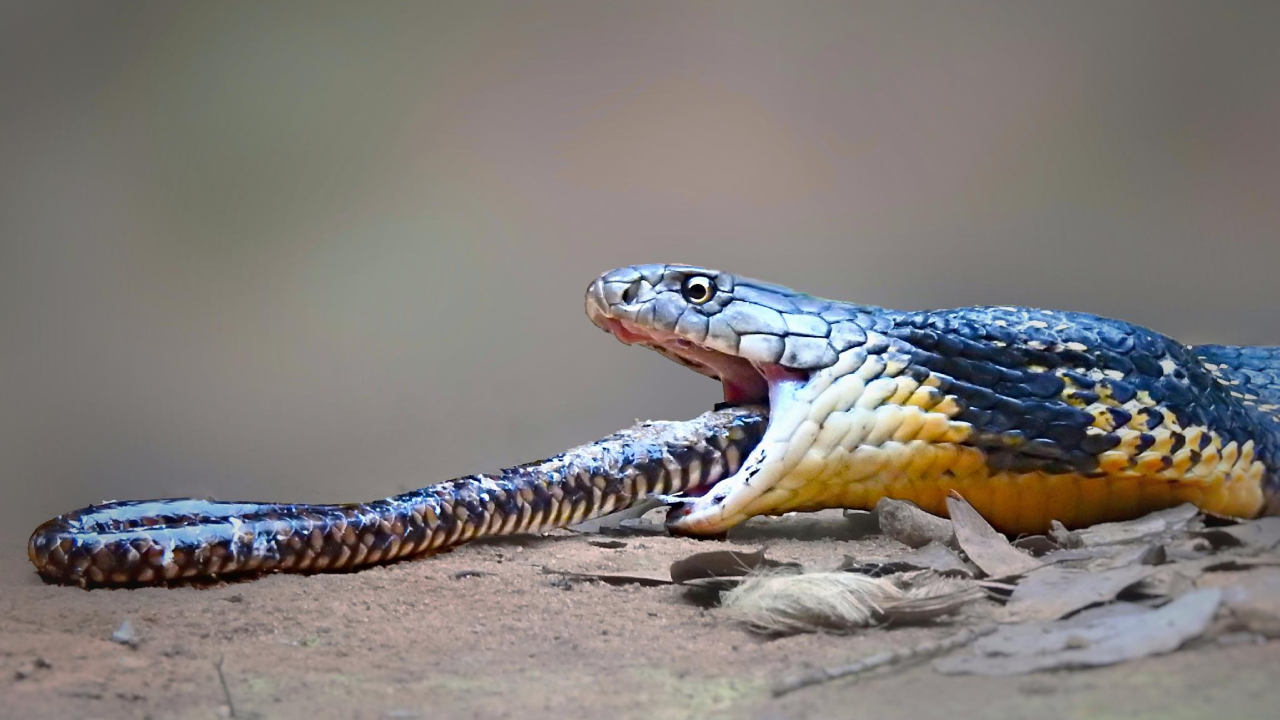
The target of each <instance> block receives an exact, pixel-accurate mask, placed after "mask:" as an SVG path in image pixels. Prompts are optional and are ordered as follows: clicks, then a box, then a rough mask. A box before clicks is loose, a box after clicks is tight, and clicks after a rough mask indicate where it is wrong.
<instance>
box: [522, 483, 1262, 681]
mask: <svg viewBox="0 0 1280 720" xmlns="http://www.w3.org/2000/svg"><path fill="white" fill-rule="evenodd" d="M947 508H948V512H949V514H950V516H951V517H950V519H946V518H939V517H936V516H933V515H930V514H928V513H926V512H924V511H923V510H921V509H919V508H918V507H916V506H914V505H912V504H911V503H907V502H902V501H884V502H881V503H880V504H879V505H878V506H877V508H876V511H875V512H874V513H872V514H871V515H870V518H869V520H868V522H867V523H864V524H865V525H867V526H868V527H869V528H870V529H871V532H873V533H874V532H875V527H877V526H878V528H879V530H878V532H879V533H880V534H881V535H882V536H883V537H885V538H888V539H890V540H894V541H897V543H900V544H901V546H905V548H906V549H905V550H904V551H902V552H897V553H891V554H889V555H888V556H887V557H885V556H883V555H881V556H879V557H861V558H859V557H849V556H846V557H844V558H843V559H841V560H837V559H835V558H833V562H832V563H830V564H828V565H827V566H826V567H806V566H801V565H800V564H799V563H794V562H785V561H780V560H776V559H773V558H770V557H768V556H767V555H766V553H765V549H763V548H761V549H757V550H754V551H750V552H742V551H737V550H713V551H709V552H700V553H695V554H693V555H690V556H688V557H685V558H682V559H680V560H677V561H676V562H674V563H672V564H671V566H670V567H669V568H667V569H666V571H665V572H662V571H657V570H646V571H636V572H628V573H568V572H561V571H556V570H550V569H544V571H545V572H548V573H552V574H556V575H561V576H564V577H566V578H570V579H573V580H583V581H599V582H605V583H609V584H640V585H647V586H655V585H679V586H686V587H688V588H693V589H697V590H699V591H706V592H711V593H715V594H718V595H719V605H720V607H721V608H722V611H723V612H724V613H725V614H726V615H727V616H729V617H731V618H733V619H734V620H735V621H738V622H740V623H741V624H742V625H743V626H744V627H745V628H747V629H748V630H750V631H752V632H757V633H762V634H766V635H771V636H779V635H788V634H794V633H803V632H821V633H841V634H850V633H856V632H858V631H860V630H862V629H864V628H867V627H872V626H886V627H892V626H896V625H925V626H934V627H937V628H938V630H939V633H940V634H939V635H938V636H937V637H934V638H932V639H929V640H927V641H925V642H923V643H919V644H916V645H911V646H904V647H899V648H896V649H895V650H893V651H890V652H887V653H880V654H878V655H872V656H868V657H865V658H862V659H860V660H853V661H851V662H848V663H844V664H842V665H838V666H832V667H827V668H818V669H816V670H814V671H811V672H808V673H806V674H804V675H799V676H796V677H792V678H785V679H783V681H782V682H781V683H780V684H779V685H777V686H776V687H775V693H776V694H782V693H785V692H791V691H793V690H796V689H799V688H802V687H808V686H810V685H813V684H816V683H820V682H826V681H829V680H834V679H838V678H844V677H850V676H861V675H865V674H867V673H875V672H890V671H892V670H893V669H895V668H900V667H905V666H908V665H914V664H918V663H919V662H921V661H922V660H926V659H931V658H933V659H935V660H934V663H933V667H934V668H935V669H936V670H937V671H938V672H942V673H947V674H982V675H1015V674H1022V673H1031V672H1039V671H1046V670H1069V669H1076V668H1087V667H1099V666H1102V665H1111V664H1115V663H1121V662H1127V661H1130V660H1135V659H1138V658H1142V657H1148V656H1151V655H1158V654H1163V653H1169V652H1174V651H1177V650H1178V649H1180V648H1183V647H1185V646H1187V645H1189V644H1195V643H1197V642H1199V641H1202V640H1209V639H1212V638H1220V639H1221V640H1223V641H1226V640H1229V639H1230V638H1234V637H1237V636H1238V637H1241V638H1246V639H1248V640H1249V641H1250V642H1259V641H1265V640H1266V639H1268V638H1272V639H1277V638H1280V518H1263V519H1260V520H1253V521H1241V520H1236V519H1233V518H1223V517H1219V516H1213V515H1207V514H1205V513H1203V512H1201V511H1200V510H1199V509H1197V508H1196V507H1194V506H1192V505H1181V506H1178V507H1173V508H1169V509H1167V510H1161V511H1158V512H1154V513H1151V514H1149V515H1146V516H1144V517H1141V518H1137V519H1134V520H1129V521H1124V522H1112V523H1103V524H1100V525H1095V526H1092V527H1088V528H1082V529H1076V530H1069V529H1067V528H1065V527H1063V526H1062V525H1060V524H1058V523H1056V522H1055V523H1054V527H1053V528H1052V530H1051V531H1050V532H1049V533H1047V534H1046V535H1033V536H1026V537H1020V538H1017V539H1016V540H1014V541H1012V542H1011V541H1010V539H1009V538H1008V537H1006V536H1005V535H1003V534H1001V533H999V532H998V531H996V530H995V529H994V528H993V527H992V526H991V525H990V523H988V522H987V521H986V519H985V518H983V517H982V515H981V514H980V513H978V511H977V510H976V509H974V508H973V506H971V505H970V504H969V503H968V502H966V501H965V500H964V498H963V497H961V496H960V495H958V494H956V493H952V494H951V496H949V497H948V498H947ZM628 521H629V522H635V519H634V518H629V519H628ZM605 527H606V528H610V529H604V528H602V530H601V531H602V532H603V533H609V534H613V533H611V532H610V530H616V529H617V528H621V527H625V525H617V524H615V525H612V526H610V525H606V526H605ZM872 537H875V535H874V534H873V535H872ZM599 544H600V545H602V546H603V547H613V545H612V544H608V545H606V544H604V543H599ZM713 597H714V596H713ZM691 599H692V598H691ZM966 608H974V611H968V610H966ZM993 619H994V620H996V622H995V623H992V622H991V620H993ZM966 647H968V648H969V649H967V650H964V651H963V652H961V649H963V648H966Z"/></svg>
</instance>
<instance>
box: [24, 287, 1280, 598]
mask: <svg viewBox="0 0 1280 720" xmlns="http://www.w3.org/2000/svg"><path fill="white" fill-rule="evenodd" d="M586 308H587V314H588V315H589V317H590V318H591V320H592V322H594V323H595V324H596V325H597V326H599V327H601V328H602V329H604V330H606V331H608V332H610V333H612V334H613V335H615V336H616V337H617V338H618V339H619V340H622V341H623V342H626V343H628V344H640V345H644V346H647V347H650V348H652V349H654V350H656V351H658V352H660V353H662V354H663V355H665V356H667V357H669V358H671V359H673V360H675V361H677V362H679V363H681V364H683V365H686V366H688V367H690V368H693V369H694V370H697V371H698V372H700V373H702V374H704V375H708V376H710V377H713V378H716V379H718V380H720V381H721V383H722V384H723V386H724V399H725V407H723V408H722V409H720V410H717V411H715V412H711V413H707V414H705V415H703V416H701V417H699V418H697V419H694V420H691V421H686V422H682V423H653V424H647V425H642V426H637V427H636V428H632V429H631V430H627V431H623V432H621V433H618V434H615V435H612V436H609V437H607V438H605V439H603V440H601V441H598V442H596V443H591V444H589V445H584V446H582V447H580V448H576V449H574V450H571V451H569V452H567V453H565V454H563V455H560V456H557V457H555V458H551V459H550V460H546V461H543V462H541V463H534V464H529V465H524V466H520V467H516V468H511V469H509V470H506V471H503V472H502V473H500V474H498V475H490V476H469V477H466V478H460V479H458V480H452V481H449V482H445V483H440V484H437V485H433V486H429V487H427V488H424V489H422V490H418V491H414V492H411V493H406V494H404V495H399V496H396V497H392V498H388V499H386V500H381V501H376V502H371V503H359V504H350V505H296V504H261V503H219V502H211V501H199V500H187V499H179V500H157V501H144V502H117V503H108V504H105V505H99V506H90V507H88V508H85V509H82V510H79V511H76V512H72V513H69V514H66V515H62V516H59V517H57V518H54V519H52V520H50V521H48V522H46V523H44V524H43V525H41V526H40V527H39V528H37V529H36V531H35V533H34V534H33V535H32V537H31V541H30V543H29V547H28V552H29V555H30V557H31V561H32V562H33V563H34V564H35V566H36V568H37V570H38V571H39V572H40V574H41V575H42V576H44V577H45V578H46V579H49V580H51V581H56V582H65V583H74V584H80V585H82V586H95V585H137V584H158V583H165V582H170V581H175V580H184V579H190V578H200V577H215V576H225V575H230V574H236V573H253V572H271V571H297V572H316V571H325V570H347V569H352V568H355V567H359V566H362V565H368V564H371V563H377V562H386V561H389V560H395V559H399V558H404V557H410V556H415V555H422V554H427V553H431V552H434V551H437V550H439V549H441V548H445V547H449V546H452V545H457V544H459V543H462V542H466V541H468V540H470V539H473V538H476V537H480V536H484V535H495V534H506V533H512V532H537V531H542V530H546V529H548V528H551V527H560V526H564V525H567V524H571V523H573V522H577V521H580V520H582V519H585V518H587V517H592V516H596V515H600V514H603V513H606V512H611V511H614V510H619V509H622V508H623V507H626V506H628V505H631V504H633V503H635V502H636V501H638V500H640V499H642V498H644V497H647V496H651V495H657V496H661V497H663V498H664V499H665V500H666V501H667V502H668V503H669V504H670V505H671V510H670V511H669V514H668V521H667V525H668V528H669V529H670V530H671V531H672V532H676V533H681V534H690V535H718V534H721V533H723V532H725V531H726V530H728V529H729V528H731V527H733V526H734V525H736V524H738V523H740V522H742V521H743V520H746V519H747V518H750V517H752V516H755V515H765V514H780V513H785V512H791V511H802V510H815V509H820V508H829V507H844V508H870V507H873V506H874V505H875V503H876V502H877V501H878V500H879V499H880V498H882V497H892V498H899V499H906V500H911V501H913V502H915V503H917V504H918V505H920V506H921V507H924V508H925V509H927V510H930V511H932V512H935V513H938V514H945V512H946V505H945V498H946V497H947V495H948V494H949V493H950V492H953V491H955V492H959V493H960V494H962V495H963V496H964V497H965V498H966V499H967V500H968V501H969V502H970V503H971V504H972V505H973V506H974V507H975V508H977V509H978V511H979V512H981V513H982V514H983V515H984V516H985V517H986V518H987V519H988V520H989V521H990V522H991V523H992V524H993V525H995V526H996V527H997V528H999V529H1001V530H1004V531H1006V532H1011V533H1015V532H1040V531H1043V530H1045V529H1046V528H1047V527H1048V525H1049V523H1050V521H1052V520H1057V521H1060V522H1062V523H1064V524H1065V525H1067V526H1069V527H1078V526H1082V525H1088V524H1092V523H1095V522H1100V521H1104V520H1115V519H1122V518H1128V517H1135V516H1137V515H1140V514H1142V513H1144V512H1147V511H1150V510H1154V509H1159V508H1162V507H1168V506H1171V505H1175V504H1178V503H1182V502H1192V503H1195V504H1197V505H1199V506H1200V507H1202V508H1204V509H1206V510H1209V511H1212V512H1217V513H1222V514H1227V515H1235V516H1241V517H1252V516H1256V515H1259V514H1262V513H1266V512H1273V513H1275V512H1280V348H1260V347H1233V346H1222V345H1199V346H1189V345H1184V344H1182V343H1179V342H1177V341H1175V340H1173V339H1171V338H1169V337H1166V336H1164V335H1161V334H1158V333H1156V332H1154V331H1151V330H1148V329H1146V328H1143V327H1139V326H1136V325H1132V324H1129V323H1126V322H1122V321H1119V320H1111V319H1107V318H1102V317H1098V316H1094V315H1087V314H1082V313H1072V312H1060V311H1052V310H1036V309H1030V308H1020V307H970V308H957V309H950V310H933V311H922V312H900V311H895V310H888V309H884V308H878V307H873V306H869V305H854V304H850V303H844V302H838V301H833V300H824V299H821V298H816V297H813V296H810V295H806V294H804V293H802V292H797V291H795V290H790V289H788V288H785V287H781V286H778V285H773V284H769V283H764V282H760V281H756V280H752V279H749V278H744V277H739V276H735V275H731V274H729V273H725V272H720V271H717V270H711V269H707V268H699V267H693V266H686V265H638V266H633V267H625V268H620V269H617V270H613V271H610V272H608V273H605V274H604V275H602V276H600V277H599V278H597V279H596V280H595V281H594V282H592V283H591V285H590V287H589V288H588V290H587V295H586ZM765 404H767V406H768V407H767V410H766V408H765V407H764V405H765Z"/></svg>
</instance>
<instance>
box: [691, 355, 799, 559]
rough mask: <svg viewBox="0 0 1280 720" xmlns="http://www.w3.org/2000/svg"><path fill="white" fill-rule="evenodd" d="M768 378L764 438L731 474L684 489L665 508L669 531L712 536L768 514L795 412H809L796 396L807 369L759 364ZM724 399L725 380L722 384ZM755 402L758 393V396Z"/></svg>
mask: <svg viewBox="0 0 1280 720" xmlns="http://www.w3.org/2000/svg"><path fill="white" fill-rule="evenodd" d="M757 368H758V369H759V371H760V374H761V376H762V377H763V379H764V381H765V383H767V387H768V394H769V425H768V427H767V428H766V430H765V433H764V437H763V438H762V439H761V441H760V443H759V444H758V445H757V446H756V448H755V449H754V450H752V452H751V453H750V454H749V455H748V456H747V457H746V458H745V459H744V460H743V462H742V465H741V466H740V467H739V468H737V469H736V470H735V472H733V473H732V474H731V475H729V476H727V477H725V478H722V479H720V480H719V481H717V482H715V483H712V484H709V485H706V486H704V487H701V488H698V489H697V491H696V492H693V493H687V494H686V495H684V496H683V497H684V499H683V500H682V501H681V502H678V504H675V505H673V506H672V507H671V509H670V510H669V511H668V513H667V519H666V526H667V530H668V531H669V532H671V533H672V534H673V535H686V536H704V537H705V536H715V535H720V534H723V533H725V532H727V531H728V530H729V528H731V527H733V526H734V525H737V524H739V523H741V522H743V521H744V520H747V519H748V518H750V517H752V516H754V515H758V514H773V513H770V511H769V509H768V506H769V505H770V503H771V502H772V500H773V499H776V498H767V497H764V496H766V495H769V494H770V491H771V490H772V488H773V486H774V484H775V483H777V481H778V480H780V479H782V477H783V476H785V475H786V470H785V469H784V468H783V466H782V456H784V455H785V452H784V451H785V448H786V445H787V441H788V440H789V439H790V437H791V435H792V434H793V432H794V431H795V427H794V426H795V425H796V424H797V420H798V417H797V413H799V415H807V410H808V404H807V403H804V402H801V401H799V400H797V399H796V398H795V394H796V392H797V390H799V389H800V388H801V387H803V386H804V384H805V383H806V381H807V380H808V374H807V373H803V372H799V371H794V370H789V369H787V368H783V367H781V366H777V365H762V366H757ZM725 395H726V401H727V402H733V401H732V400H729V399H728V397H729V395H730V390H729V385H728V383H726V384H725ZM756 402H758V396H757V399H756Z"/></svg>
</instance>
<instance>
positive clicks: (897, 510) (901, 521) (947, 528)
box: [875, 498, 956, 548]
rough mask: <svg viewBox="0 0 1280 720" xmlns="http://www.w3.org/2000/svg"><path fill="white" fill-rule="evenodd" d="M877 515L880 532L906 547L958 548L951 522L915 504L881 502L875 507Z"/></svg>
mask: <svg viewBox="0 0 1280 720" xmlns="http://www.w3.org/2000/svg"><path fill="white" fill-rule="evenodd" d="M875 514H876V517H877V518H878V519H879V522H880V531H881V532H882V533H884V534H885V535H886V536H888V537H889V538H891V539H893V540H897V541H898V542H900V543H902V544H903V545H906V546H907V547H910V548H922V547H924V546H926V545H928V544H929V543H934V542H936V543H939V544H942V545H947V546H950V547H956V533H955V530H954V529H953V528H952V527H951V522H950V521H949V520H947V519H946V518H940V517H938V516H937V515H932V514H930V513H927V512H925V511H924V510H921V509H920V508H919V507H917V506H916V505H915V503H909V502H906V501H905V500H893V499H890V498H881V499H880V502H878V503H876V510H875Z"/></svg>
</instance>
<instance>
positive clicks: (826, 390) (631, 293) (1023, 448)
mask: <svg viewBox="0 0 1280 720" xmlns="http://www.w3.org/2000/svg"><path fill="white" fill-rule="evenodd" d="M690 287H693V288H695V289H696V295H695V296H691V295H690V293H689V288H690ZM587 312H588V315H589V316H590V317H591V318H592V320H593V322H595V323H596V324H597V325H599V326H601V327H602V328H605V329H606V330H610V331H611V332H619V331H620V332H622V333H623V334H624V335H625V336H626V337H627V338H631V339H633V340H634V339H635V338H643V339H644V341H643V342H642V344H646V345H649V346H650V347H652V348H654V349H655V350H658V351H659V352H661V353H663V354H664V355H667V356H668V357H673V358H674V359H676V360H678V361H680V362H682V363H683V364H685V365H688V366H690V367H693V368H694V369H696V370H698V371H699V372H703V373H704V374H708V375H711V376H713V377H719V376H721V375H724V374H725V373H726V372H728V373H736V374H738V375H740V374H741V373H742V372H743V370H742V367H743V365H745V364H751V365H752V366H754V367H757V368H761V367H764V368H767V367H778V368H781V369H782V370H783V371H785V373H784V374H786V373H790V374H791V375H788V377H790V376H794V375H795V374H796V373H800V374H801V375H802V376H803V377H804V378H805V380H804V382H803V384H802V385H803V386H797V388H796V389H794V391H792V392H790V394H788V395H787V396H786V398H784V400H785V402H784V403H783V405H785V407H783V406H780V405H779V404H778V402H776V401H775V402H774V403H773V404H774V407H773V408H772V420H771V425H770V428H769V429H768V430H767V431H766V433H765V436H764V438H763V440H762V442H761V445H760V446H759V447H757V449H756V451H755V453H753V456H752V457H750V458H748V460H747V462H746V463H745V467H744V470H743V471H742V472H741V473H739V475H738V476H735V477H732V478H729V479H727V480H726V481H724V482H722V483H721V484H720V485H719V486H717V488H716V490H715V491H714V492H713V493H710V494H708V495H707V496H704V497H702V498H699V499H697V500H695V501H692V502H691V503H689V505H688V507H687V508H685V511H684V514H683V515H680V514H677V515H676V516H675V519H674V520H673V521H671V522H670V524H671V526H672V527H673V529H675V530H677V531H682V532H689V533H691V534H707V533H716V532H723V530H725V529H726V528H727V527H730V526H732V525H733V524H736V523H738V522H741V521H742V520H744V519H746V518H747V517H750V516H752V515H758V514H776V513H779V512H787V511H792V510H809V509H816V508H821V507H833V506H835V507H854V508H857V507H869V506H872V505H874V503H875V502H876V500H878V499H879V498H881V497H886V496H888V497H897V498H901V499H907V500H912V501H914V502H916V503H917V504H919V505H921V506H922V507H924V508H926V509H928V510H930V511H933V512H938V513H944V512H945V496H946V494H947V493H948V492H950V491H953V490H954V491H959V492H962V493H964V494H965V496H966V498H967V499H969V501H970V502H971V503H973V504H974V506H975V507H977V508H978V509H979V511H981V512H982V513H983V514H984V515H985V516H986V517H987V519H988V520H990V521H991V522H992V523H993V524H994V525H996V527H998V528H1000V529H1003V530H1006V531H1008V532H1039V531H1043V530H1044V529H1046V528H1047V526H1048V524H1049V522H1050V521H1051V520H1059V521H1061V522H1064V523H1066V524H1068V525H1074V526H1079V525H1087V524H1091V523H1094V522H1100V521H1104V520H1112V519H1120V518H1125V517H1133V516H1135V515H1137V514H1141V513H1142V512H1146V511H1148V510H1152V509H1158V508H1160V507H1164V506H1168V505H1171V504H1177V503H1179V502H1194V503H1196V504H1198V505H1200V506H1201V507H1204V508H1206V509H1208V510H1211V511H1216V512H1221V513H1224V514H1231V515H1239V516H1253V515H1256V514H1258V513H1259V512H1261V511H1263V510H1264V509H1268V510H1271V509H1280V508H1276V505H1277V503H1276V497H1277V495H1280V487H1278V484H1280V472H1278V471H1280V423H1278V422H1277V415H1276V409H1277V405H1280V402H1278V401H1280V383H1277V378H1280V354H1278V353H1277V351H1276V350H1275V349H1273V348H1227V347H1221V346H1201V347H1198V348H1197V347H1189V346H1186V345H1183V344H1181V343H1179V342H1177V341H1175V340H1173V339H1171V338H1169V337H1166V336H1164V335H1161V334H1159V333H1157V332H1154V331H1152V330H1149V329H1147V328H1144V327H1140V326H1137V325H1133V324H1131V323H1127V322H1124V321H1121V320H1113V319H1109V318H1104V317H1099V316H1096V315H1090V314H1085V313H1076V312H1064V311H1054V310H1040V309H1034V308H1022V307H968V308H954V309H944V310H929V311H917V312H903V311H897V310H891V309H885V308H880V307H875V306H869V305H856V304H852V303H843V302H839V301H833V300H826V299H822V298H817V297H813V296H810V295H806V294H804V293H802V292H798V291H795V290H792V289H789V288H785V287H782V286H779V285H774V284H771V283H764V282H760V281H757V280H753V279H750V278H744V277H741V276H737V275H731V274H729V273H724V272H721V271H717V270H712V269H707V268H699V267H693V266H683V265H640V266H634V267H630V268H620V269H618V270H614V271H611V272H609V273H605V274H604V275H603V276H601V277H600V279H598V280H597V281H596V283H594V284H593V285H592V286H591V287H590V288H589V289H588V292H587ZM690 348H694V349H696V351H695V350H691V349H690ZM735 363H737V364H735ZM1268 502H1270V507H1267V505H1268Z"/></svg>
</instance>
